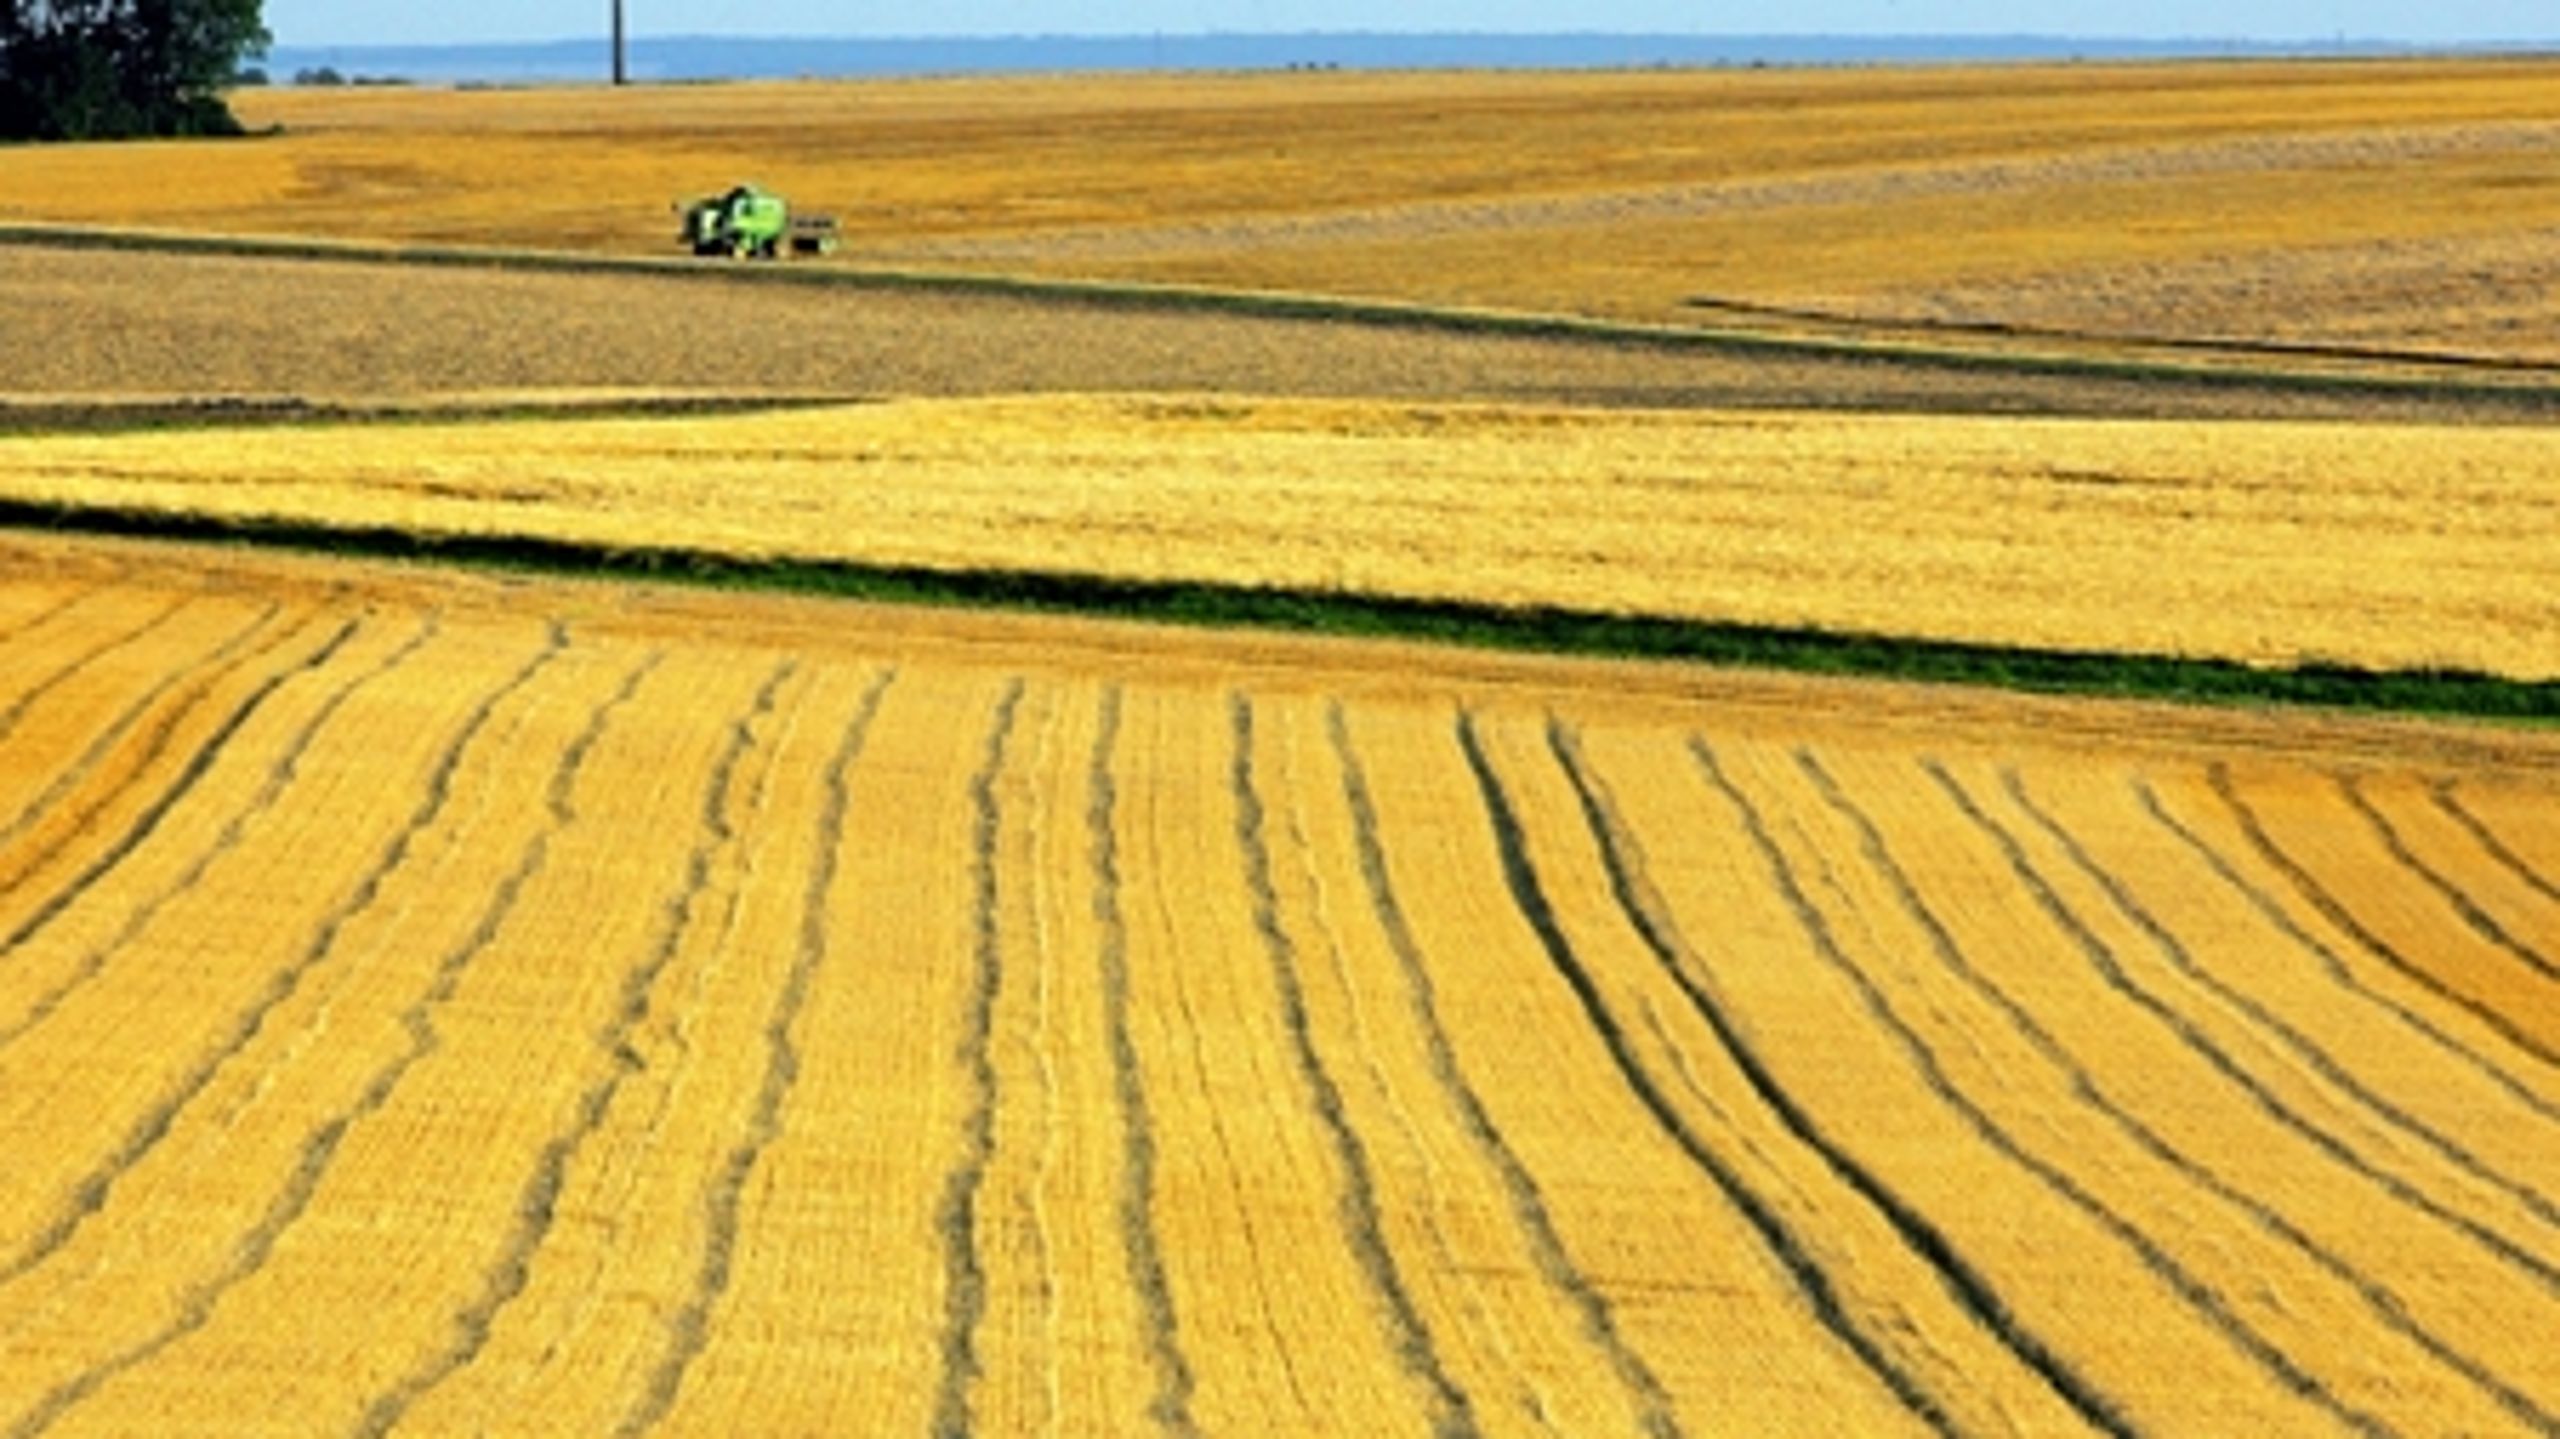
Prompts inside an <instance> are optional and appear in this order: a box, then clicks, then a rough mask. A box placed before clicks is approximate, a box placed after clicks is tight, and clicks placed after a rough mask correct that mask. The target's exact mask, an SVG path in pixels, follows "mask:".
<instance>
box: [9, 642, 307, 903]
mask: <svg viewBox="0 0 2560 1439" xmlns="http://www.w3.org/2000/svg"><path fill="white" fill-rule="evenodd" d="M283 612H284V606H283V605H281V604H271V605H269V606H267V608H266V609H265V610H263V611H261V612H260V613H259V615H258V617H257V618H256V619H254V620H252V621H250V622H249V623H248V624H247V625H245V626H243V627H242V628H241V629H240V630H239V631H238V632H237V633H235V634H233V635H232V636H231V637H230V638H229V639H227V640H225V641H224V642H223V644H222V645H221V647H220V648H218V649H216V650H215V651H214V652H213V653H212V654H211V655H209V656H207V657H206V659H205V660H204V661H203V662H202V663H201V664H198V665H194V666H189V667H184V668H177V667H173V668H172V669H170V670H169V672H168V673H166V674H163V675H162V676H161V677H160V679H159V680H158V681H157V682H156V683H154V684H153V685H152V686H151V687H150V688H149V689H148V690H146V691H144V692H143V693H142V694H141V695H140V696H139V697H137V698H136V699H135V700H134V701H133V703H131V704H130V705H127V706H126V707H125V709H124V712H123V713H122V714H119V715H118V716H117V717H116V718H115V719H114V720H112V721H110V722H109V723H108V724H107V726H106V727H105V728H103V729H101V730H100V731H99V732H98V735H97V738H95V739H94V740H92V741H91V742H90V744H89V747H88V749H87V750H85V751H83V752H82V753H81V755H80V757H79V758H78V759H76V760H73V761H72V762H71V763H70V764H68V765H65V766H64V767H63V768H62V769H61V770H60V771H59V772H58V773H57V774H55V776H54V778H53V782H52V783H51V784H49V785H47V786H46V787H45V791H44V793H42V794H40V795H38V796H36V797H35V798H34V799H33V800H30V801H28V803H27V804H26V806H25V807H23V808H22V809H20V810H19V811H18V813H17V815H16V817H14V818H13V819H11V820H10V821H9V823H8V824H6V825H0V847H5V846H7V845H8V844H10V843H11V842H12V841H14V840H15V839H17V838H18V836H20V835H22V834H24V833H25V832H26V831H27V830H29V829H31V828H33V827H34V826H35V825H36V824H37V823H38V822H39V821H40V820H42V819H44V818H46V811H47V810H49V809H50V808H52V807H53V806H54V805H55V804H56V803H58V802H60V801H61V800H62V799H63V797H64V796H65V795H66V794H68V793H69V792H71V791H72V790H74V789H76V788H77V787H78V786H79V785H80V784H81V783H82V781H84V780H86V779H87V778H88V777H89V776H90V774H91V772H92V771H94V770H95V769H96V768H97V767H98V766H99V764H101V763H102V762H103V761H104V760H105V759H106V757H107V756H108V755H110V754H112V753H114V752H115V750H116V749H117V748H118V746H120V745H122V744H123V743H124V741H125V738H126V736H127V735H128V734H129V733H130V732H131V731H132V730H133V728H134V727H135V726H136V725H138V724H140V723H141V722H142V719H143V717H144V716H146V715H148V714H149V713H150V712H151V710H152V707H153V706H154V705H156V704H158V703H159V701H160V699H161V697H162V696H164V695H166V694H167V693H169V691H171V690H173V689H176V688H177V687H178V686H180V685H181V684H185V685H188V686H189V688H190V691H191V692H190V693H188V694H187V696H186V697H185V698H184V699H182V700H181V701H179V702H178V703H177V704H175V705H173V706H171V707H170V709H169V710H168V711H167V712H166V713H164V714H163V715H161V717H160V722H159V723H158V724H156V725H153V726H152V727H151V729H150V731H149V732H148V733H147V734H146V735H145V736H144V738H143V739H142V741H141V753H140V754H139V755H138V756H137V757H136V758H135V760H134V762H133V764H132V766H131V767H130V768H129V769H128V771H127V772H126V773H125V775H124V776H123V777H122V778H121V779H119V780H117V781H116V782H114V783H113V784H111V785H109V786H108V787H107V789H106V791H105V792H104V793H102V794H100V795H98V796H96V797H95V798H94V799H93V800H92V802H91V803H90V804H89V805H88V806H87V807H86V808H85V809H83V810H81V811H80V813H79V814H78V815H76V816H74V817H73V818H72V819H71V820H70V822H69V823H68V824H65V825H64V826H62V828H61V832H60V833H59V834H57V835H55V836H54V838H53V839H52V841H51V842H50V843H48V844H42V845H39V846H38V847H37V849H36V851H35V852H34V853H33V854H32V855H29V856H25V857H22V858H18V859H17V860H16V862H15V863H13V864H12V865H11V867H10V868H9V871H8V872H7V873H6V874H5V875H0V893H7V892H8V891H9V890H12V889H14V888H16V887H18V886H19V885H22V884H24V883H25V882H26V881H27V880H28V879H29V878H31V877H32V876H34V875H35V874H36V873H38V872H39V871H41V870H42V869H43V868H44V867H45V866H47V865H49V864H51V863H52V862H53V861H54V860H55V859H56V858H58V857H60V856H61V854H62V853H63V851H64V850H66V849H68V848H70V847H71V844H72V842H73V841H74V840H76V839H78V838H79V837H80V836H81V835H82V834H83V833H85V832H86V831H87V830H88V827H89V826H90V825H92V824H94V823H96V822H97V819H98V816H100V815H101V814H103V813H105V812H106V810H107V809H108V807H109V806H111V805H112V804H114V803H115V801H116V800H117V799H118V798H119V797H121V796H122V795H124V794H126V793H127V792H129V791H131V790H133V789H135V788H136V787H138V786H139V785H140V784H141V783H142V780H143V777H144V776H145V775H147V774H149V773H150V772H151V767H152V766H153V765H155V764H157V763H158V762H159V761H160V759H161V757H162V756H163V755H165V754H167V753H168V750H169V746H170V745H171V744H172V743H173V742H174V739H175V736H176V734H177V731H178V729H179V727H180V726H181V725H183V724H184V723H185V722H186V720H187V718H188V717H189V716H190V715H192V714H194V713H195V712H196V710H197V708H198V707H199V706H201V705H202V704H203V703H204V702H205V701H206V700H207V699H208V698H210V697H211V696H212V694H213V692H214V688H215V686H216V685H217V684H219V683H220V681H221V680H222V679H224V678H225V677H227V676H228V675H230V674H231V673H233V672H234V671H236V670H239V669H242V668H244V667H246V666H247V665H248V664H249V663H250V662H251V661H252V660H253V659H257V658H262V657H264V656H266V655H269V654H272V653H274V652H275V651H277V650H280V649H282V648H284V646H285V645H286V644H287V643H288V642H289V641H291V639H292V638H293V636H294V635H296V634H298V633H300V632H301V629H302V625H300V624H296V625H294V626H291V627H289V628H287V629H286V630H284V631H283V632H282V633H281V634H279V635H277V636H276V637H275V638H273V639H271V640H269V641H268V642H267V644H266V645H265V646H264V647H263V648H261V649H259V650H257V651H255V652H254V653H244V651H247V650H248V646H249V642H250V640H251V639H252V638H253V637H254V636H256V635H257V634H258V633H259V632H260V631H262V630H264V629H266V628H267V626H268V625H269V624H271V623H272V622H273V621H274V620H275V618H276V616H277V615H279V614H282V613H283ZM272 688H273V686H272V685H269V686H266V687H263V688H261V689H259V690H258V691H257V692H256V693H257V695H258V697H259V698H261V699H263V698H264V697H265V695H266V694H267V693H268V692H269V690H271V689H272ZM246 717H247V714H246V711H245V710H237V709H235V710H234V711H233V713H232V716H231V719H232V720H234V721H237V720H242V719H245V718H246ZM237 727H238V726H237V724H236V723H228V724H223V725H218V726H217V727H216V729H217V732H218V734H219V736H220V738H222V739H228V738H229V737H230V733H231V731H232V730H233V729H236V728H237ZM209 747H218V742H217V743H216V744H214V745H213V746H209ZM161 808H162V809H165V806H162V807H161ZM109 848H110V850H111V852H113V853H115V854H116V855H117V856H118V857H121V855H122V854H123V852H124V851H125V850H126V849H129V848H130V846H129V845H111V846H110V847H109ZM103 873H105V868H103V867H98V868H93V870H92V871H91V872H89V873H87V874H84V875H83V876H82V877H81V878H79V879H77V880H74V881H73V882H72V884H71V885H70V886H69V889H68V891H65V892H58V893H56V894H55V895H53V896H52V897H51V898H49V899H47V900H46V901H45V902H44V903H43V904H41V905H39V906H38V907H37V908H36V910H35V912H34V913H33V914H31V915H29V916H28V917H27V918H25V919H22V920H20V921H19V922H18V923H17V925H16V926H14V927H13V928H12V929H11V930H10V931H9V934H8V936H7V937H6V938H0V953H6V952H8V951H9V950H13V949H15V948H17V947H18V946H19V945H21V944H24V943H26V942H27V940H29V939H30V938H32V937H34V936H35V935H36V934H37V933H38V932H40V931H41V930H42V929H43V928H44V927H45V926H46V925H47V924H50V923H52V922H53V918H54V916H55V915H58V914H60V913H61V912H62V910H63V909H64V908H66V907H68V905H69V904H70V902H71V901H70V899H69V898H66V897H65V894H66V893H74V892H76V891H78V890H81V889H85V888H87V886H88V884H89V883H90V881H91V880H93V879H94V878H95V877H96V875H98V874H103Z"/></svg>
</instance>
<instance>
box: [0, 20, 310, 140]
mask: <svg viewBox="0 0 2560 1439" xmlns="http://www.w3.org/2000/svg"><path fill="white" fill-rule="evenodd" d="M259 8H260V0H0V138H9V139H38V140H94V139H108V138H114V137H120V136H129V135H230V134H237V133H239V130H240V125H239V122H238V121H237V120H235V119H233V118H232V115H231V110H230V107H229V106H227V105H225V104H224V103H223V100H222V91H223V89H224V87H226V86H227V85H229V84H230V82H231V78H232V77H233V76H234V75H236V74H237V73H239V69H240V62H241V61H242V59H244V58H245V57H247V56H250V55H255V54H261V53H263V52H264V51H265V49H266V47H267V44H268V41H269V38H270V37H269V36H268V34H267V30H266V26H265V24H264V23H263V22H262V21H261V19H260V16H259Z"/></svg>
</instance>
